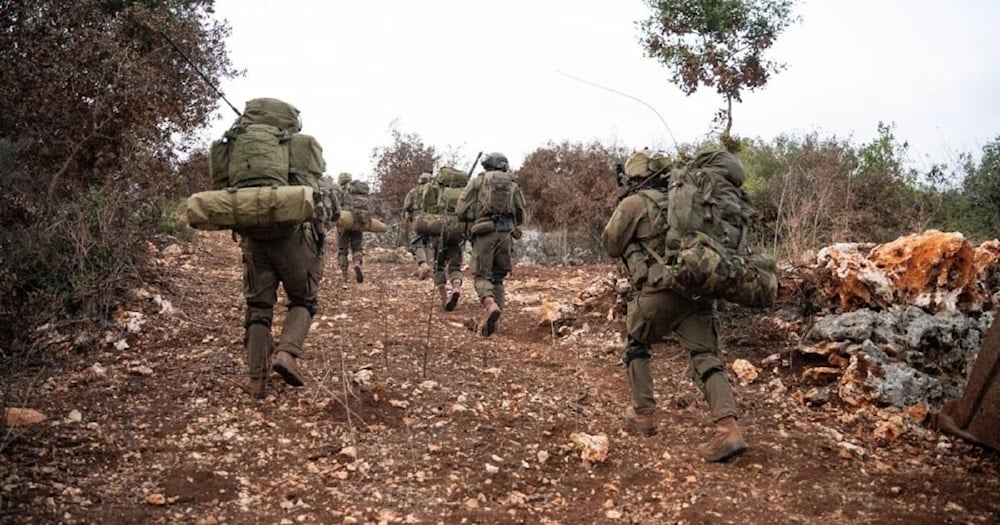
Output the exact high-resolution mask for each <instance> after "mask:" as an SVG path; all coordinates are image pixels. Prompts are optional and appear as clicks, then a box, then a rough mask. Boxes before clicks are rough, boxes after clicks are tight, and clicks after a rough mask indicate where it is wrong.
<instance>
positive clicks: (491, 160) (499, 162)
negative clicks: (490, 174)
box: [482, 152, 510, 171]
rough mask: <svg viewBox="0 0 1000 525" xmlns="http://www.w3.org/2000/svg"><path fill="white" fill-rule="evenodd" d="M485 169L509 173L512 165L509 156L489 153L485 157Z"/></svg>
mask: <svg viewBox="0 0 1000 525" xmlns="http://www.w3.org/2000/svg"><path fill="white" fill-rule="evenodd" d="M482 164H483V168H485V169H487V170H498V171H507V170H509V169H510V163H508V162H507V156H506V155H504V154H503V153H496V152H494V153H487V154H486V156H485V157H483V163H482Z"/></svg>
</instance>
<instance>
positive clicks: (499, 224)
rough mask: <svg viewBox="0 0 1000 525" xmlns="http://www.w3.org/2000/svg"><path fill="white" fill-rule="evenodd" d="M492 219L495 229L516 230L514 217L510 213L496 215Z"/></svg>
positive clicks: (502, 231)
mask: <svg viewBox="0 0 1000 525" xmlns="http://www.w3.org/2000/svg"><path fill="white" fill-rule="evenodd" d="M492 220H493V231H497V232H501V233H504V232H509V231H514V217H511V216H510V215H494V216H493V218H492Z"/></svg>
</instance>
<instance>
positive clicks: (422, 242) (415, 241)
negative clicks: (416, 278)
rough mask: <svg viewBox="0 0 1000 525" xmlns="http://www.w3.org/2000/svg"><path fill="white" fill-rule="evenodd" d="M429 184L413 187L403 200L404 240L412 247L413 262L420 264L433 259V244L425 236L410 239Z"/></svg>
mask: <svg viewBox="0 0 1000 525" xmlns="http://www.w3.org/2000/svg"><path fill="white" fill-rule="evenodd" d="M426 186H427V183H426V182H425V183H422V184H418V185H416V186H414V187H413V189H411V190H410V191H409V192H407V194H406V198H405V199H404V200H403V228H402V230H403V232H402V233H403V238H404V239H407V242H409V245H410V253H412V254H413V260H414V262H416V263H417V265H420V264H427V263H429V262H430V260H431V259H432V258H433V253H434V252H433V247H432V246H431V242H430V240H429V239H427V237H424V236H423V235H416V236H414V237H413V238H412V239H410V231H411V230H412V229H413V220H414V219H415V218H416V215H417V213H418V212H420V209H421V207H422V206H421V204H422V203H421V202H420V199H421V197H422V196H423V193H424V188H425V187H426Z"/></svg>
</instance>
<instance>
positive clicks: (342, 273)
mask: <svg viewBox="0 0 1000 525" xmlns="http://www.w3.org/2000/svg"><path fill="white" fill-rule="evenodd" d="M340 278H341V280H343V281H344V282H345V283H346V282H347V267H346V266H345V267H343V268H341V269H340Z"/></svg>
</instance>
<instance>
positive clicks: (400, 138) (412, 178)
mask: <svg viewBox="0 0 1000 525" xmlns="http://www.w3.org/2000/svg"><path fill="white" fill-rule="evenodd" d="M389 133H390V135H391V136H392V143H391V144H389V145H387V146H382V147H377V148H375V149H373V150H372V154H371V159H372V163H373V165H374V167H375V171H374V176H375V184H376V186H377V188H378V192H377V195H376V196H375V200H376V202H377V205H378V206H380V207H381V208H382V210H383V212H384V213H387V214H389V216H398V215H399V213H401V210H402V208H403V200H404V199H405V198H406V193H407V192H408V191H410V189H411V188H413V186H415V185H416V184H417V178H418V177H420V174H421V173H424V172H428V173H433V172H434V165H435V164H437V162H438V159H439V157H440V156H439V155H438V153H437V151H436V150H435V149H434V146H428V145H425V144H424V141H423V139H422V138H421V137H420V135H419V134H417V133H406V132H404V131H402V130H400V129H399V125H398V123H397V122H395V121H393V122H392V124H390V127H389Z"/></svg>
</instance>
